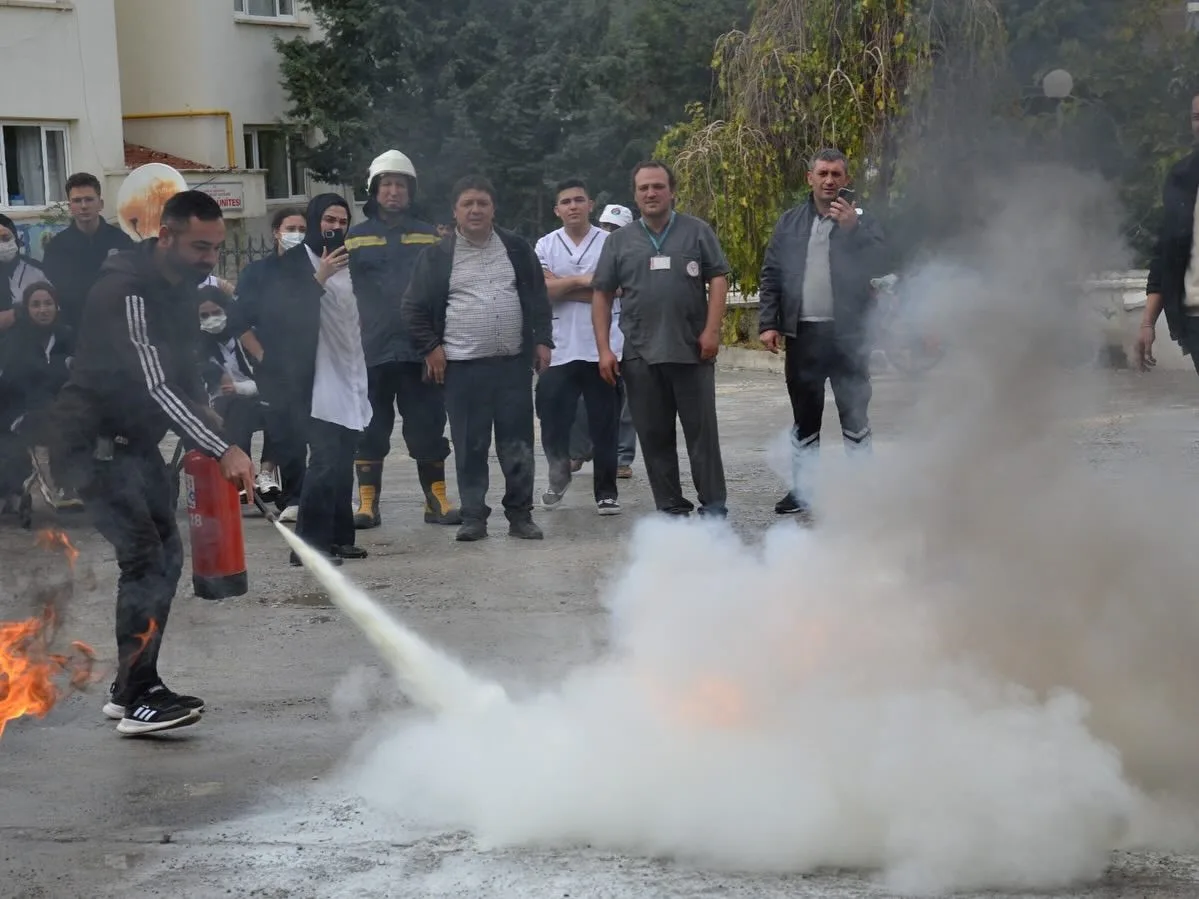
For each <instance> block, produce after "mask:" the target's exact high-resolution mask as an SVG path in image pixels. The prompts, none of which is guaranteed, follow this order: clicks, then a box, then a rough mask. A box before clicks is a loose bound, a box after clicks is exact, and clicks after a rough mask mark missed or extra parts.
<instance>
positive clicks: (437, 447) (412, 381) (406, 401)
mask: <svg viewBox="0 0 1199 899" xmlns="http://www.w3.org/2000/svg"><path fill="white" fill-rule="evenodd" d="M367 390H368V391H369V394H370V400H371V412H372V415H371V423H370V424H369V425H367V428H366V430H365V431H363V433H362V440H361V442H360V444H359V446H358V458H360V459H362V460H363V461H366V462H379V461H381V460H383V459H386V458H387V455H388V453H390V452H391V432H392V430H393V429H394V428H395V417H396V412H397V411H398V412H399V414H400V420H401V427H402V428H403V434H404V443H405V444H406V445H407V447H408V455H410V456H411V457H412V458H413V459H415V460H416V461H417V462H444V461H445V460H446V458H447V457H448V456H449V454H450V442H449V441H448V440H447V439H446V437H445V424H446V412H445V391H444V390H443V388H442V387H441V385H440V384H434V383H433V382H431V381H426V380H425V364H424V363H423V362H386V363H384V364H383V365H372V366H371V367H370V368H368V369H367Z"/></svg>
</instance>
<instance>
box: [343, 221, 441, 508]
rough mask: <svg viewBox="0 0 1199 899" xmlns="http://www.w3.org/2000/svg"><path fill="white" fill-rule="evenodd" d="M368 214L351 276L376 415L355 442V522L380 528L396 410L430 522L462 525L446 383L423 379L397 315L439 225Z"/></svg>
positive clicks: (356, 233)
mask: <svg viewBox="0 0 1199 899" xmlns="http://www.w3.org/2000/svg"><path fill="white" fill-rule="evenodd" d="M365 211H366V214H367V216H368V218H367V219H366V220H365V221H363V222H361V223H360V224H358V225H355V226H354V227H353V228H351V229H350V233H349V236H348V238H347V240H346V247H347V248H348V249H349V251H350V277H351V278H352V279H353V282H354V295H355V296H356V297H357V298H358V314H359V316H360V318H361V320H362V349H363V352H364V353H365V354H366V365H367V376H368V379H369V390H370V401H371V408H372V411H373V415H372V417H371V423H370V425H369V426H368V427H367V429H366V431H365V432H364V433H363V435H362V440H361V442H360V443H359V448H358V461H357V462H356V464H355V468H356V469H357V472H358V510H357V512H356V513H355V515H354V526H355V527H358V528H372V527H378V525H379V524H380V520H381V519H380V514H379V494H380V492H381V489H382V485H383V460H384V459H385V458H386V457H387V454H388V453H389V452H390V450H391V432H392V428H393V427H394V425H395V415H396V412H397V411H398V412H399V414H400V418H401V420H402V425H401V426H402V428H403V434H404V443H405V444H407V446H408V454H409V455H410V456H411V457H412V458H413V459H415V460H416V463H417V473H418V475H419V477H420V484H421V489H422V490H423V491H424V494H425V521H427V522H429V523H431V524H460V523H461V517H460V515H459V513H458V511H457V510H456V509H453V508H452V507H451V505H450V502H449V500H448V498H447V497H446V489H445V460H446V457H447V456H449V454H450V444H449V441H448V440H447V439H446V437H445V427H446V411H445V399H444V397H443V390H442V387H441V386H440V385H438V384H434V383H432V382H431V381H428V380H427V379H426V377H425V363H424V359H423V357H422V356H421V354H420V353H419V352H417V350H416V348H415V347H414V346H413V344H412V341H411V340H410V339H409V336H408V333H407V331H406V330H405V328H404V325H403V322H402V321H401V319H400V301H401V300H402V299H403V296H404V291H406V290H407V289H408V282H409V280H410V279H411V277H412V271H413V268H414V267H415V265H416V260H417V257H418V256H420V254H421V252H423V251H424V249H425V248H426V247H428V246H430V245H432V244H436V243H437V242H438V237H437V231H436V229H435V228H434V227H433V226H432V225H429V224H426V223H425V222H421V221H418V220H416V219H414V218H411V217H409V216H408V215H407V214H405V215H403V216H401V217H400V218H399V219H398V220H396V221H394V222H385V221H383V220H382V218H380V217H379V216H378V212H377V209H376V207H375V204H374V201H373V200H372V201H371V202H369V203H368V204H367V207H366V210H365Z"/></svg>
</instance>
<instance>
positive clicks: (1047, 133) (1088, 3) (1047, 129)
mask: <svg viewBox="0 0 1199 899" xmlns="http://www.w3.org/2000/svg"><path fill="white" fill-rule="evenodd" d="M1001 8H1002V11H1003V14H1004V18H1005V21H1006V23H1007V28H1008V31H1009V34H1010V44H1009V59H1010V64H1011V68H1012V72H1013V76H1014V78H1015V80H1016V81H1017V83H1019V84H1020V85H1021V86H1022V99H1023V103H1022V107H1021V110H1022V112H1023V113H1024V115H1025V123H1026V125H1027V126H1028V130H1029V131H1030V132H1031V133H1032V134H1033V135H1035V136H1037V137H1039V138H1040V139H1041V146H1043V147H1045V148H1046V149H1047V150H1048V151H1049V152H1051V153H1053V152H1055V153H1057V154H1058V155H1059V156H1060V157H1061V158H1062V159H1064V160H1065V161H1068V162H1069V163H1071V164H1072V165H1075V166H1078V167H1081V168H1085V169H1089V170H1092V171H1096V172H1098V173H1100V174H1102V175H1103V176H1104V177H1106V178H1108V179H1110V180H1111V181H1112V182H1113V183H1114V184H1116V185H1117V186H1118V189H1119V191H1120V199H1121V201H1122V202H1123V204H1124V208H1125V210H1126V220H1125V234H1126V237H1127V239H1128V241H1129V243H1130V244H1131V245H1132V247H1133V248H1134V250H1136V251H1137V252H1138V254H1139V256H1140V257H1141V260H1142V261H1143V260H1144V256H1145V253H1146V251H1147V249H1148V247H1149V246H1150V244H1151V243H1152V239H1153V234H1154V232H1155V230H1156V225H1157V214H1158V212H1159V211H1160V210H1159V208H1158V207H1159V199H1160V193H1161V182H1162V179H1163V178H1164V176H1165V173H1166V171H1167V170H1168V168H1169V167H1170V165H1172V164H1173V163H1174V162H1175V161H1176V160H1177V159H1178V158H1180V157H1181V156H1182V155H1184V154H1185V153H1187V152H1189V150H1190V149H1191V138H1190V134H1189V131H1188V128H1187V118H1188V114H1189V112H1190V100H1191V96H1192V94H1193V93H1194V91H1195V90H1196V89H1199V81H1197V80H1196V76H1199V39H1197V38H1196V35H1195V34H1193V33H1191V32H1188V31H1187V30H1186V29H1185V28H1184V27H1183V20H1182V4H1180V3H1177V2H1175V0H1085V2H1084V0H1004V2H1003V3H1002V6H1001ZM1055 68H1064V69H1066V70H1067V71H1069V72H1070V73H1071V75H1073V77H1074V91H1073V93H1072V96H1071V97H1070V98H1068V99H1066V100H1065V101H1062V103H1061V105H1060V108H1059V106H1058V104H1057V103H1056V102H1052V101H1048V100H1045V99H1044V98H1043V97H1042V96H1041V89H1040V81H1041V79H1042V78H1043V77H1044V75H1045V74H1046V72H1048V71H1049V70H1051V69H1055Z"/></svg>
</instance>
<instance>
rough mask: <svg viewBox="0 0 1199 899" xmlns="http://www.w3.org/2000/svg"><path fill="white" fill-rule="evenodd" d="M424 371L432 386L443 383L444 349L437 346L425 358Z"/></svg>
mask: <svg viewBox="0 0 1199 899" xmlns="http://www.w3.org/2000/svg"><path fill="white" fill-rule="evenodd" d="M425 371H426V372H427V373H428V375H429V380H430V381H432V382H433V383H434V384H444V383H445V347H443V346H439V347H437V349H435V350H433V351H432V352H431V353H429V355H427V356H425Z"/></svg>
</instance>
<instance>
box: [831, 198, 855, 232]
mask: <svg viewBox="0 0 1199 899" xmlns="http://www.w3.org/2000/svg"><path fill="white" fill-rule="evenodd" d="M829 214H830V215H831V216H832V217H833V219H834V220H835V221H836V222H837V227H839V228H840V229H841V230H842V231H852V230H853V229H854V228H856V227H857V226H858V211H857V210H856V209H855V208H854V205H853V203H847V202H846V201H845V200H842V199H841V198H840V197H837V199H835V200H833V205H832V206H830V207H829Z"/></svg>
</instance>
